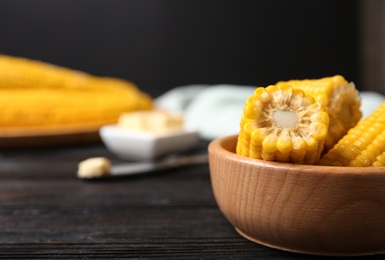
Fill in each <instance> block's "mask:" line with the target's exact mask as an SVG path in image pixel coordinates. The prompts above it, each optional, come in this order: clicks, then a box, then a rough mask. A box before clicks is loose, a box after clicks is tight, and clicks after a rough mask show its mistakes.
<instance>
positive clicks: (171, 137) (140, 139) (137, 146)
mask: <svg viewBox="0 0 385 260" xmlns="http://www.w3.org/2000/svg"><path fill="white" fill-rule="evenodd" d="M99 134H100V137H101V139H102V141H103V143H104V144H105V146H106V147H107V148H108V149H109V150H110V151H111V152H112V153H114V154H115V155H117V156H118V157H119V158H121V159H126V160H154V159H156V158H158V157H161V156H163V155H167V154H170V153H178V152H184V151H187V150H189V149H192V148H193V147H194V146H196V145H197V144H198V143H199V133H198V131H196V130H190V129H180V130H175V131H166V132H160V133H154V132H150V131H140V130H131V129H125V128H121V127H118V126H117V125H105V126H103V127H101V128H100V130H99Z"/></svg>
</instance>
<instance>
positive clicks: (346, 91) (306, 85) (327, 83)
mask: <svg viewBox="0 0 385 260" xmlns="http://www.w3.org/2000/svg"><path fill="white" fill-rule="evenodd" d="M280 84H290V85H291V86H292V87H293V88H299V89H301V90H303V91H304V92H305V93H306V94H307V95H311V96H313V97H314V98H315V100H316V101H319V102H321V103H322V104H323V105H324V106H325V108H326V112H327V113H328V114H329V117H330V123H329V129H328V136H327V138H326V140H325V151H327V150H329V149H331V148H332V147H333V146H334V145H335V144H336V143H337V142H338V141H339V140H340V139H341V138H342V136H344V135H345V134H346V133H347V131H348V130H349V129H350V128H352V127H354V126H355V125H356V124H357V122H358V121H359V120H360V119H361V117H362V112H361V110H360V106H361V100H360V98H359V93H358V90H357V89H356V87H355V85H354V83H352V82H351V83H349V82H347V81H346V80H345V78H344V77H342V76H340V75H336V76H333V77H325V78H321V79H305V80H289V81H286V82H284V81H281V82H278V83H277V85H278V86H279V85H280Z"/></svg>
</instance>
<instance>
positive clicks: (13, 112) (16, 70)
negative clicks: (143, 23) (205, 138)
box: [0, 55, 153, 129]
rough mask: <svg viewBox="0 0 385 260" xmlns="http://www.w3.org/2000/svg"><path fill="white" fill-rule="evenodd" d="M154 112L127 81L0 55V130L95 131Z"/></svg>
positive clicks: (135, 88) (144, 98)
mask: <svg viewBox="0 0 385 260" xmlns="http://www.w3.org/2000/svg"><path fill="white" fill-rule="evenodd" d="M152 107H153V104H152V98H151V97H150V96H149V95H147V94H145V93H143V92H141V91H140V90H139V89H138V88H137V86H136V85H134V84H133V83H131V82H128V81H125V80H121V79H115V78H108V77H96V76H92V75H89V74H86V73H84V72H79V71H75V70H71V69H67V68H63V67H59V66H54V65H51V64H48V63H44V62H40V61H34V60H29V59H25V58H17V57H12V56H7V55H0V111H1V114H0V127H1V128H2V129H4V128H6V129H14V128H26V127H38V128H39V127H52V126H60V127H66V126H69V127H73V126H83V125H84V126H89V125H92V126H94V127H98V126H101V125H103V124H110V123H115V122H116V121H117V120H118V117H119V115H120V114H121V113H124V112H129V111H135V110H148V109H152Z"/></svg>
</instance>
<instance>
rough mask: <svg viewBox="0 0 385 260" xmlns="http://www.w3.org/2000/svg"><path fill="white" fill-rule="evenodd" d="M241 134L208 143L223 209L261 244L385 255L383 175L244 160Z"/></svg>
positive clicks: (374, 171)
mask: <svg viewBox="0 0 385 260" xmlns="http://www.w3.org/2000/svg"><path fill="white" fill-rule="evenodd" d="M235 143H236V137H234V136H233V137H230V138H223V139H221V140H217V141H215V142H213V143H212V144H210V149H209V150H210V171H211V178H212V183H213V189H214V194H215V197H216V200H217V202H218V204H219V207H220V209H221V210H222V212H223V213H224V214H225V215H226V217H227V218H228V220H229V221H230V222H231V223H232V225H233V226H234V227H235V228H236V229H237V230H238V232H239V233H240V234H242V235H243V236H245V237H247V238H248V239H250V240H252V241H255V242H257V243H260V244H264V245H268V246H271V247H274V248H279V249H284V250H288V251H293V252H301V253H311V254H317V255H332V256H340V255H365V254H373V253H383V252H385V222H384V221H383V220H384V219H385V189H384V187H385V170H384V169H380V168H366V169H362V168H361V169H358V168H352V167H350V168H347V167H323V166H305V165H292V164H282V163H275V162H266V161H262V160H255V159H249V158H245V157H241V156H238V155H236V154H235V153H234V151H235Z"/></svg>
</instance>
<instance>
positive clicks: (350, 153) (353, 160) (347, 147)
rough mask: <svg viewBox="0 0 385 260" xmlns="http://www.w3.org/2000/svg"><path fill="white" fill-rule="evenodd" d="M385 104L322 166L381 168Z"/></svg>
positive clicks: (350, 133)
mask: <svg viewBox="0 0 385 260" xmlns="http://www.w3.org/2000/svg"><path fill="white" fill-rule="evenodd" d="M384 113H385V102H384V103H382V104H381V105H380V106H379V107H378V108H377V109H376V110H375V111H374V112H373V113H372V114H371V115H369V116H368V117H366V118H364V119H363V120H361V121H360V122H359V123H358V124H357V125H356V126H355V127H354V128H352V129H350V130H349V131H348V133H347V134H346V135H345V136H344V137H342V139H341V140H340V141H339V142H338V143H337V144H336V145H335V146H334V147H333V148H332V149H330V150H329V151H328V152H327V153H326V154H324V155H323V156H322V158H321V160H320V162H319V164H321V165H340V166H352V167H358V166H359V167H367V166H381V164H382V163H383V161H382V158H385V157H382V156H381V155H382V154H383V153H384V152H385V145H384V144H385V114H384ZM384 162H385V161H384Z"/></svg>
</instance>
